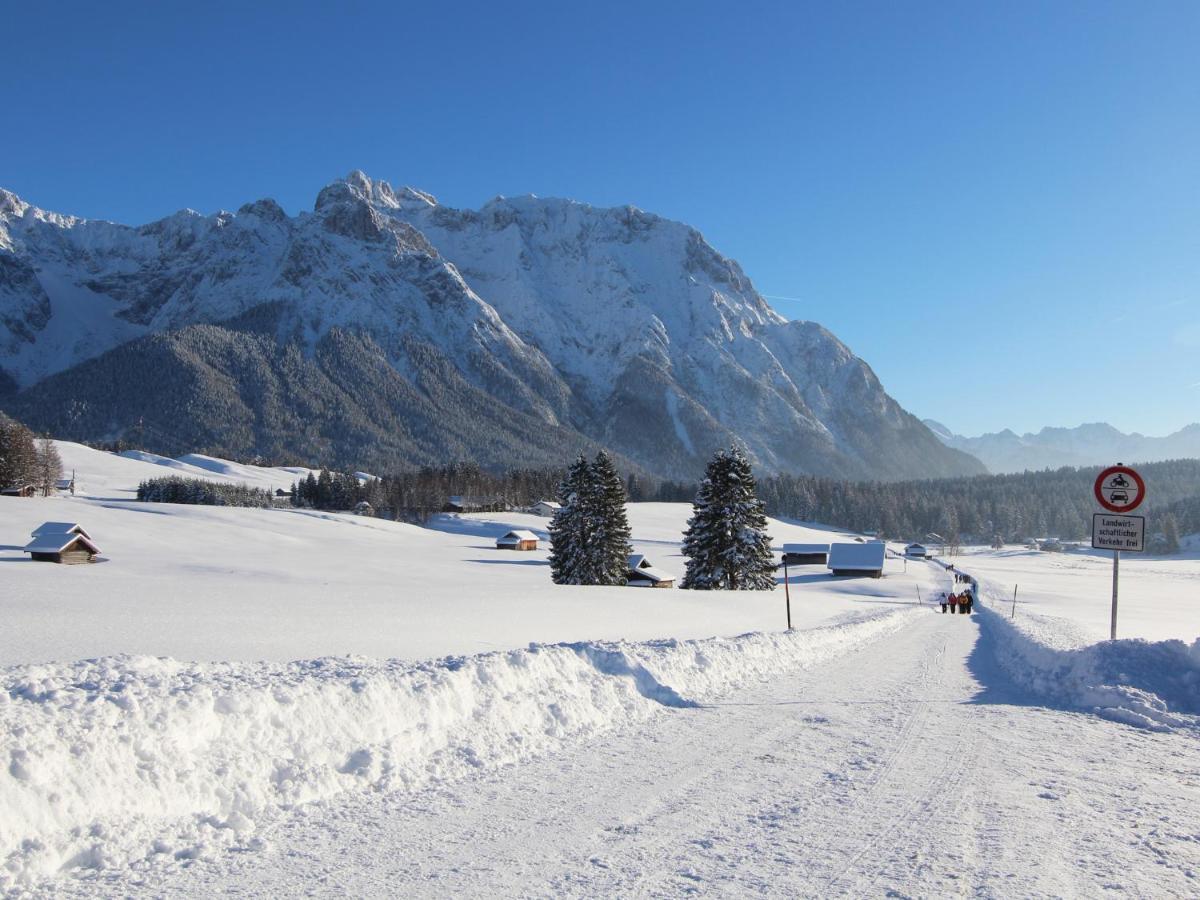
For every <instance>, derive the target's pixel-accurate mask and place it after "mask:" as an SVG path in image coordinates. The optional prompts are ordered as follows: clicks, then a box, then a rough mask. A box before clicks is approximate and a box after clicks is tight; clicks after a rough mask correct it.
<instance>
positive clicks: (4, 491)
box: [0, 484, 37, 497]
mask: <svg viewBox="0 0 1200 900" xmlns="http://www.w3.org/2000/svg"><path fill="white" fill-rule="evenodd" d="M36 493H37V488H36V487H34V486H33V485H32V484H11V485H9V486H8V487H6V488H0V497H32V496H33V495H34V494H36Z"/></svg>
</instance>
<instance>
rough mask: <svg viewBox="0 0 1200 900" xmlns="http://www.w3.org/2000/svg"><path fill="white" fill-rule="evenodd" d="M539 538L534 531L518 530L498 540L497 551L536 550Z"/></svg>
mask: <svg viewBox="0 0 1200 900" xmlns="http://www.w3.org/2000/svg"><path fill="white" fill-rule="evenodd" d="M537 548H538V536H537V535H536V534H534V533H533V532H532V531H525V530H524V529H518V530H516V531H510V532H508V534H506V535H504V536H503V537H498V538H496V549H497V550H536V549H537Z"/></svg>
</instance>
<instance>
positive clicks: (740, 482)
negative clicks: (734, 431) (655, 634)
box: [680, 447, 775, 590]
mask: <svg viewBox="0 0 1200 900" xmlns="http://www.w3.org/2000/svg"><path fill="white" fill-rule="evenodd" d="M766 528H767V516H766V512H765V510H764V508H763V504H762V501H761V500H759V499H758V497H757V495H756V493H755V481H754V474H753V472H752V471H751V469H750V461H749V460H748V459H746V456H745V454H744V453H743V452H742V451H741V450H740V449H739V448H737V447H733V448H731V449H729V450H720V451H718V452H717V453H716V454H715V455H714V456H713V458H712V460H711V461H710V462H709V464H708V469H707V471H706V472H705V478H704V480H703V481H702V482H701V483H700V490H699V491H698V492H697V494H696V500H695V503H694V504H693V507H692V518H691V519H690V521H689V522H688V527H687V531H686V532H684V538H683V555H684V556H686V557H687V571H686V573H685V574H684V576H683V581H682V582H681V584H680V587H683V588H691V589H695V590H714V589H720V588H724V589H728V590H774V588H775V557H774V554H773V553H772V552H771V539H770V537H768V536H767V533H766Z"/></svg>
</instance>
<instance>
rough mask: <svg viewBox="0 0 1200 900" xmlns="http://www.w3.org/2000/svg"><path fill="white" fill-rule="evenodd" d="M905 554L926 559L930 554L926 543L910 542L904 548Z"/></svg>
mask: <svg viewBox="0 0 1200 900" xmlns="http://www.w3.org/2000/svg"><path fill="white" fill-rule="evenodd" d="M904 555H905V556H907V557H909V558H910V559H924V558H925V557H926V556H928V555H929V551H928V550H926V549H925V545H924V544H909V545H908V546H907V547H905V548H904Z"/></svg>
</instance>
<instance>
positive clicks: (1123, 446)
mask: <svg viewBox="0 0 1200 900" xmlns="http://www.w3.org/2000/svg"><path fill="white" fill-rule="evenodd" d="M925 425H926V426H928V428H929V430H930V431H932V432H933V433H934V434H935V435H937V437H938V438H939V440H941V441H942V442H943V443H944V444H946V446H948V447H953V448H955V449H956V450H962V451H963V452H964V453H970V454H971V455H972V456H974V457H976V458H978V459H979V460H980V461H981V462H982V463H983V464H984V465H985V466H987V467H988V471H990V472H994V473H996V474H1000V473H1004V472H1024V471H1025V470H1027V469H1028V470H1037V469H1057V468H1059V467H1061V466H1095V465H1111V464H1112V463H1114V462H1128V463H1133V462H1158V461H1160V460H1165V459H1190V458H1194V457H1200V423H1195V424H1192V425H1188V426H1186V427H1185V428H1181V429H1180V430H1179V431H1176V432H1174V433H1173V434H1168V435H1166V436H1165V437H1148V436H1146V435H1144V434H1137V433H1133V434H1125V433H1124V432H1122V431H1118V430H1117V429H1116V428H1113V427H1112V426H1111V425H1109V424H1107V423H1104V422H1095V423H1091V424H1087V425H1080V426H1078V427H1076V428H1049V427H1047V428H1043V429H1042V430H1041V431H1039V432H1037V433H1036V434H1035V433H1032V432H1028V433H1026V434H1017V433H1016V432H1014V431H1011V430H1009V429H1007V428H1006V429H1005V430H1004V431H998V432H989V433H988V434H981V435H979V436H977V437H964V436H963V435H961V434H954V433H953V432H952V431H950V429H949V428H947V427H946V426H945V425H942V424H941V423H940V422H935V421H933V420H932V419H926V420H925Z"/></svg>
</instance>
